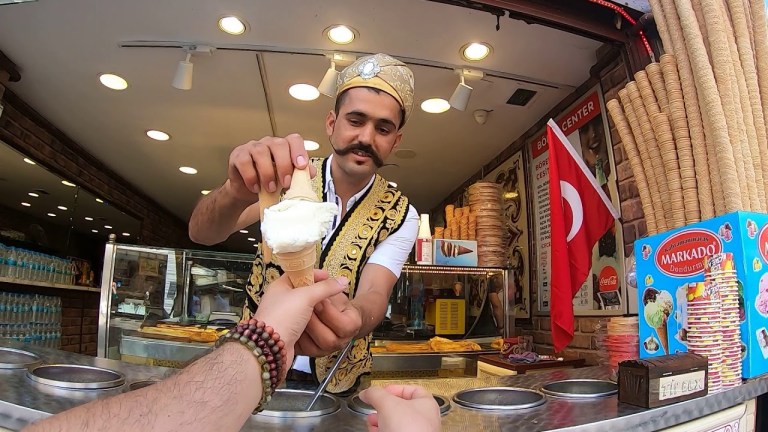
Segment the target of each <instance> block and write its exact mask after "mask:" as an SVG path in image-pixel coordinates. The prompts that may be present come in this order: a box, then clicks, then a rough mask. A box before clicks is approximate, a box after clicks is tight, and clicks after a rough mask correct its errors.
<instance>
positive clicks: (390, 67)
mask: <svg viewBox="0 0 768 432" xmlns="http://www.w3.org/2000/svg"><path fill="white" fill-rule="evenodd" d="M353 87H372V88H376V89H379V90H381V91H383V92H386V93H387V94H389V95H390V96H392V97H393V98H395V100H397V102H398V103H399V104H400V106H401V107H402V108H403V111H404V112H405V116H404V118H403V125H404V124H405V122H406V120H408V116H410V115H411V111H412V110H413V72H411V70H410V69H409V68H408V66H406V65H405V63H403V62H401V61H400V60H397V59H395V58H393V57H391V56H388V55H386V54H374V55H370V56H365V57H360V58H359V59H357V60H355V62H354V63H352V64H351V65H349V66H347V67H346V68H345V69H344V70H343V71H342V72H341V74H339V79H338V81H337V87H336V96H337V97H338V96H339V95H340V94H341V93H342V92H344V91H345V90H349V89H351V88H353ZM403 125H400V127H402V126H403Z"/></svg>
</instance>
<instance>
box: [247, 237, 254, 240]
mask: <svg viewBox="0 0 768 432" xmlns="http://www.w3.org/2000/svg"><path fill="white" fill-rule="evenodd" d="M248 241H256V239H255V238H254V237H248Z"/></svg>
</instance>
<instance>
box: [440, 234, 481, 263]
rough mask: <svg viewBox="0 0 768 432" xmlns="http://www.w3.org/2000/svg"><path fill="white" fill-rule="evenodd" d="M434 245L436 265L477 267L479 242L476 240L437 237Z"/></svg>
mask: <svg viewBox="0 0 768 432" xmlns="http://www.w3.org/2000/svg"><path fill="white" fill-rule="evenodd" d="M433 246H434V247H433V248H432V256H433V257H434V258H433V262H434V264H435V265H448V266H460V267H477V242H476V241H474V240H448V239H435V240H434V245H433Z"/></svg>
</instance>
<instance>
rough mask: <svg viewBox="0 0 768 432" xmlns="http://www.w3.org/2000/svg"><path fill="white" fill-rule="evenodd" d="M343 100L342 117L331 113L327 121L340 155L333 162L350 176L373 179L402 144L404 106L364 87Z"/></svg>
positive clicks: (329, 131)
mask: <svg viewBox="0 0 768 432" xmlns="http://www.w3.org/2000/svg"><path fill="white" fill-rule="evenodd" d="M343 97H344V98H343V100H342V103H341V105H340V106H339V112H338V114H337V113H336V112H334V111H331V112H330V113H328V117H327V118H326V122H325V128H326V133H327V134H328V137H329V139H330V141H331V145H332V146H333V147H334V149H335V151H336V153H337V154H336V155H335V156H334V158H333V159H334V161H337V162H338V166H339V167H340V168H341V169H342V170H343V171H344V172H345V173H346V174H347V175H352V176H355V177H357V176H370V175H372V174H373V173H374V172H376V169H378V168H379V167H380V166H381V164H383V163H384V161H385V160H386V159H387V157H389V155H390V153H392V151H393V150H394V149H395V148H396V147H397V146H398V144H400V139H401V138H402V132H400V131H399V130H398V127H399V126H400V104H399V103H398V102H397V100H395V98H393V97H392V96H390V95H389V94H387V93H385V92H376V91H373V90H371V89H368V88H363V87H356V88H352V89H349V90H347V91H346V92H345V94H344V96H343ZM339 153H340V154H339Z"/></svg>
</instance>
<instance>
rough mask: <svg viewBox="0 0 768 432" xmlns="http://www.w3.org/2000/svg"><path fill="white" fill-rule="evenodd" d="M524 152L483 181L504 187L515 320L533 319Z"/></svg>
mask: <svg viewBox="0 0 768 432" xmlns="http://www.w3.org/2000/svg"><path fill="white" fill-rule="evenodd" d="M523 157H524V155H523V152H522V151H520V152H517V153H515V154H514V155H513V156H512V157H511V158H509V159H507V161H506V162H504V163H503V164H501V165H500V166H499V167H498V168H496V169H495V170H493V171H492V172H491V173H490V174H488V175H486V176H485V178H483V180H485V181H491V182H496V183H498V184H500V185H501V189H502V197H503V202H504V204H503V205H504V222H505V231H506V239H507V245H506V246H507V251H508V252H507V253H508V256H507V258H508V262H509V265H510V269H511V270H512V271H511V272H510V277H511V280H510V284H512V286H513V287H514V292H515V295H514V300H512V299H510V305H514V306H513V307H514V311H515V313H514V315H515V318H530V317H531V302H530V299H531V278H530V262H529V260H530V253H529V247H528V235H529V234H528V207H527V206H526V203H527V202H528V197H527V189H526V185H525V170H524V167H523V164H524V159H523Z"/></svg>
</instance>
